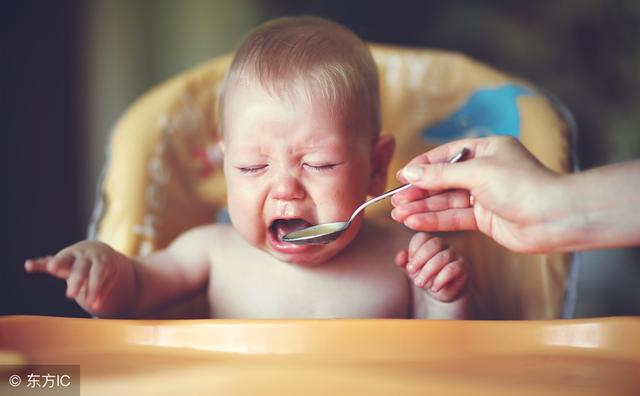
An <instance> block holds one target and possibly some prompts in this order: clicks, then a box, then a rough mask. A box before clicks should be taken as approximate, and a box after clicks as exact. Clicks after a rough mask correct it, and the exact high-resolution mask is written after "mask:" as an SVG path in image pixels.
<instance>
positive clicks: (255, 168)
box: [237, 165, 267, 175]
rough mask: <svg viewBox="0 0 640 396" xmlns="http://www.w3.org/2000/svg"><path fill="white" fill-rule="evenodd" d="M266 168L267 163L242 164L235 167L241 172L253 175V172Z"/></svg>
mask: <svg viewBox="0 0 640 396" xmlns="http://www.w3.org/2000/svg"><path fill="white" fill-rule="evenodd" d="M266 168H267V165H256V166H242V167H238V168H237V169H238V170H239V171H240V173H242V174H245V175H254V174H256V173H259V172H260V171H262V170H264V169H266Z"/></svg>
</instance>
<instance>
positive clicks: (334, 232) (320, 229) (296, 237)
mask: <svg viewBox="0 0 640 396" xmlns="http://www.w3.org/2000/svg"><path fill="white" fill-rule="evenodd" d="M468 151H469V150H468V149H467V148H463V149H462V151H460V152H459V153H457V154H456V155H454V156H453V157H452V158H451V159H450V160H449V163H451V164H452V163H454V162H458V161H460V160H461V159H462V158H463V157H464V156H465V155H466V154H467V152H468ZM409 187H412V185H411V184H404V185H402V186H400V187H396V188H394V189H393V190H389V191H387V192H385V193H383V194H382V195H379V196H377V197H375V198H371V199H370V200H368V201H367V202H365V203H363V204H362V205H360V206H359V207H358V209H356V210H355V212H353V214H352V215H351V218H350V219H349V220H348V221H336V222H334V223H324V224H318V225H314V226H311V227H307V228H303V229H301V230H298V231H293V232H290V233H288V234H287V235H285V236H283V237H282V241H284V242H289V243H293V244H296V245H310V244H314V245H323V244H327V243H330V242H333V241H335V240H336V239H338V237H339V236H340V235H341V234H342V233H343V232H344V231H345V230H346V229H347V228H349V226H350V225H351V222H353V219H355V218H356V216H357V215H358V214H359V213H360V212H362V210H364V208H366V207H367V206H369V205H371V204H373V203H376V202H378V201H381V200H383V199H385V198H387V197H390V196H392V195H393V194H395V193H398V192H400V191H403V190H406V189H408V188H409Z"/></svg>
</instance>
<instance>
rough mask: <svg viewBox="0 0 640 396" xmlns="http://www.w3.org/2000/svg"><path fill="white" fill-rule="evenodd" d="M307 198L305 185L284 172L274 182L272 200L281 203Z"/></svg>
mask: <svg viewBox="0 0 640 396" xmlns="http://www.w3.org/2000/svg"><path fill="white" fill-rule="evenodd" d="M305 196H306V193H305V190H304V187H303V185H302V184H301V183H300V180H298V179H297V178H296V177H295V176H294V175H291V174H289V173H286V172H283V173H282V174H280V175H278V176H277V177H276V178H275V180H274V181H273V184H272V187H271V198H273V199H277V200H281V201H292V200H296V199H304V197H305Z"/></svg>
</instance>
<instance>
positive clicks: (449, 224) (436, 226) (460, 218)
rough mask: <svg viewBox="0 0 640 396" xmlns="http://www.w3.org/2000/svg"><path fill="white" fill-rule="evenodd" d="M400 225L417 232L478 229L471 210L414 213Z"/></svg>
mask: <svg viewBox="0 0 640 396" xmlns="http://www.w3.org/2000/svg"><path fill="white" fill-rule="evenodd" d="M402 224H404V225H406V226H407V227H409V228H411V229H412V230H417V231H461V230H477V229H478V225H477V223H476V219H475V215H474V212H473V208H464V209H447V210H444V211H440V212H428V213H414V214H411V215H409V216H407V217H406V218H405V219H404V221H403V222H402Z"/></svg>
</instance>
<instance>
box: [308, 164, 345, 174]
mask: <svg viewBox="0 0 640 396" xmlns="http://www.w3.org/2000/svg"><path fill="white" fill-rule="evenodd" d="M337 165H338V164H321V165H320V164H318V165H312V164H307V163H305V164H303V166H304V167H306V168H307V169H311V170H312V171H314V172H328V171H330V170H333V169H334V168H335V167H336V166H337Z"/></svg>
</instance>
